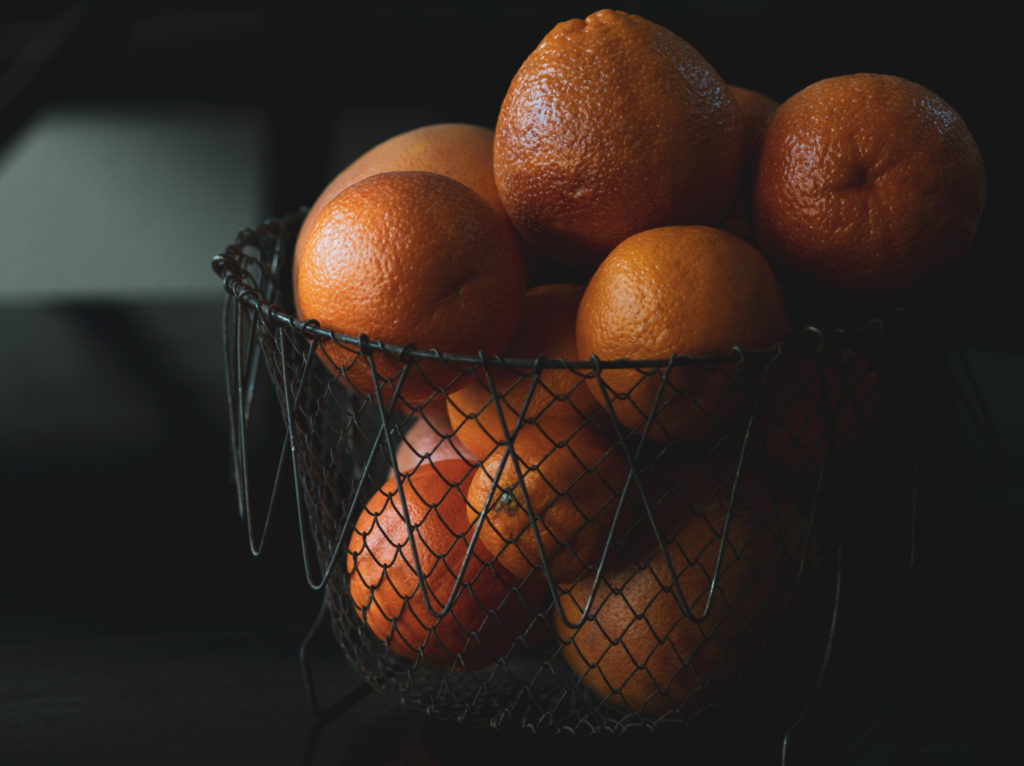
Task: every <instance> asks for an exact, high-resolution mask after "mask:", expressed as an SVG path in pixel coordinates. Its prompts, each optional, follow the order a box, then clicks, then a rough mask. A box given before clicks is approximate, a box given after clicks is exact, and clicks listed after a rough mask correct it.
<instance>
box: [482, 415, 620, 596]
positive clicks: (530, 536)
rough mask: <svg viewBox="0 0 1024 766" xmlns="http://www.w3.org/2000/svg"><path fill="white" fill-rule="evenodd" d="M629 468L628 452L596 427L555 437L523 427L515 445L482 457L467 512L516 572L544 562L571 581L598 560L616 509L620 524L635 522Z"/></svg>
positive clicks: (552, 572)
mask: <svg viewBox="0 0 1024 766" xmlns="http://www.w3.org/2000/svg"><path fill="white" fill-rule="evenodd" d="M628 475H629V464H628V463H627V462H626V459H625V458H624V457H623V455H622V453H621V452H619V451H617V450H616V449H615V448H614V447H613V446H612V445H611V444H610V443H609V442H608V441H607V440H606V439H605V438H604V437H603V436H602V435H601V434H600V432H599V431H597V430H596V429H595V428H594V427H593V426H590V425H583V426H580V427H579V429H578V430H576V431H575V432H574V433H573V434H572V435H571V436H570V437H568V438H567V439H565V440H559V441H557V442H556V441H552V440H551V439H550V438H549V437H548V436H547V435H546V434H544V433H543V432H541V431H539V430H538V429H537V428H536V427H529V428H524V429H523V430H522V431H521V432H520V433H519V434H518V435H517V436H516V439H515V441H514V442H513V444H512V448H511V449H509V448H508V447H505V448H499V449H496V450H495V451H494V452H493V453H492V454H491V455H490V457H488V458H487V459H486V460H485V461H484V462H483V463H482V464H481V466H480V468H479V469H478V470H477V472H476V474H475V475H474V477H473V481H472V483H471V484H470V487H469V490H468V492H467V501H468V502H467V506H466V509H467V513H466V515H467V518H468V519H469V522H470V524H471V525H475V524H479V525H480V542H481V543H483V545H484V546H486V547H487V549H488V550H490V551H491V552H492V553H493V554H494V555H495V556H496V557H497V559H498V561H500V562H501V563H502V564H503V565H504V566H505V567H506V568H507V569H509V570H510V571H511V572H513V573H514V574H516V575H519V576H520V577H526V576H528V575H529V574H530V573H531V572H542V571H543V569H544V565H545V562H546V564H547V567H548V571H549V572H550V575H551V579H552V581H553V582H555V583H560V582H570V581H572V580H573V579H575V578H576V577H578V576H579V575H581V574H582V573H583V572H584V571H586V569H587V568H588V567H591V566H593V565H595V564H597V562H598V561H599V560H600V558H601V556H602V552H603V549H604V547H605V544H606V542H607V540H608V539H609V535H611V534H612V531H613V530H612V523H613V521H614V520H615V517H616V514H617V513H618V514H619V522H618V524H617V527H616V528H617V529H625V528H627V527H628V526H629V524H630V520H629V517H630V514H631V513H632V505H631V502H632V495H630V494H627V488H626V479H627V477H628ZM620 506H621V510H619V508H620ZM480 516H483V519H482V521H481V520H479V517H480ZM534 525H536V531H535V530H534Z"/></svg>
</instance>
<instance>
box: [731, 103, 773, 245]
mask: <svg viewBox="0 0 1024 766" xmlns="http://www.w3.org/2000/svg"><path fill="white" fill-rule="evenodd" d="M729 91H730V92H731V93H732V95H733V98H735V99H736V103H737V105H738V106H739V108H740V117H741V120H742V123H743V155H744V173H743V184H742V186H741V188H740V193H739V195H738V196H737V197H736V202H735V203H734V204H733V206H732V209H731V210H730V211H729V214H728V215H727V216H726V217H725V220H724V221H723V222H722V228H723V229H725V230H726V231H728V232H730V233H732V234H735V235H736V236H737V237H742V238H743V239H745V240H747V241H748V242H755V240H754V231H753V227H752V226H751V225H750V180H751V178H750V177H751V174H752V172H753V167H754V158H755V157H756V156H757V150H758V146H759V145H760V143H761V136H763V135H764V131H765V130H766V129H767V127H768V123H769V122H771V119H772V115H774V114H775V110H776V109H778V108H779V102H778V101H776V100H775V99H774V98H772V97H771V96H768V95H766V94H764V93H761V92H760V91H756V90H751V89H750V88H744V87H742V86H740V85H733V84H730V85H729ZM755 244H756V243H755Z"/></svg>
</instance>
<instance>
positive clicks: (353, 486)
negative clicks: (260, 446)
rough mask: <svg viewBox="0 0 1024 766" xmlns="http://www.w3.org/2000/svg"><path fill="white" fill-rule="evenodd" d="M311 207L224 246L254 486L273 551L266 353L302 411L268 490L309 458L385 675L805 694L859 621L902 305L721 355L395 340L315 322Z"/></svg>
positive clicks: (321, 545) (314, 530) (496, 715)
mask: <svg viewBox="0 0 1024 766" xmlns="http://www.w3.org/2000/svg"><path fill="white" fill-rule="evenodd" d="M303 214H304V211H298V212H296V213H294V214H291V215H288V216H284V217H281V218H277V219H271V220H268V221H266V222H264V223H263V224H262V225H261V226H259V227H257V228H255V229H245V230H243V231H241V232H240V233H239V235H238V237H237V239H236V241H235V242H234V243H233V244H232V245H231V246H229V247H228V248H227V249H226V251H225V252H224V253H223V254H222V255H221V256H218V257H217V258H215V259H214V269H215V271H216V272H217V273H218V275H219V276H220V277H221V278H222V279H223V282H224V287H225V289H226V292H227V299H226V303H225V312H224V335H223V340H224V349H225V359H226V378H227V389H228V400H229V408H230V414H231V435H232V446H233V452H234V458H235V474H236V481H237V487H238V496H239V509H240V513H241V514H242V516H243V517H244V518H245V519H246V521H247V523H248V527H249V529H250V533H251V542H252V543H253V550H254V552H256V551H258V549H259V547H260V546H261V545H262V539H261V537H260V534H259V530H260V521H259V519H258V515H257V514H254V512H253V507H254V503H253V500H252V498H251V497H250V494H251V491H252V490H251V484H252V482H251V477H250V475H249V471H250V465H249V460H248V452H247V450H248V448H247V442H248V439H249V428H250V416H251V414H252V406H253V400H254V391H255V387H256V382H257V378H259V377H260V375H261V374H263V373H264V372H265V373H267V374H269V378H270V379H271V381H272V383H273V388H274V391H275V393H276V397H277V402H278V405H279V407H280V411H281V413H282V415H283V418H284V427H285V441H284V444H283V446H282V451H281V454H280V462H279V465H278V470H277V475H276V477H275V480H274V482H273V487H272V489H271V491H270V498H269V502H268V503H267V507H268V508H273V507H274V505H275V504H276V502H277V500H278V499H279V496H280V495H281V494H282V493H283V492H285V491H286V489H287V488H286V482H285V477H286V475H287V474H288V473H289V472H290V473H291V474H292V476H293V478H294V483H293V485H292V488H293V489H294V493H295V499H296V502H297V504H298V506H299V508H300V531H301V541H302V553H303V558H304V561H305V564H306V571H307V578H308V581H309V584H310V586H311V587H314V588H322V589H323V590H324V593H325V603H326V606H327V608H328V614H329V618H330V622H331V627H332V630H333V632H334V634H335V636H336V638H337V641H338V643H339V644H340V646H341V648H342V649H343V651H344V653H345V655H346V656H347V658H348V659H349V661H350V662H351V664H352V665H353V666H354V667H355V668H356V670H357V671H358V672H359V674H360V675H361V676H362V677H363V678H364V679H365V680H366V681H367V683H368V684H369V685H370V686H372V687H373V688H375V689H378V690H387V691H390V692H393V693H395V694H397V695H398V697H399V698H400V700H401V701H402V702H403V703H404V704H406V705H408V706H410V707H412V708H415V709H418V710H421V711H424V712H426V713H428V714H430V715H433V716H437V717H440V718H445V719H451V720H457V721H460V722H463V723H466V724H473V725H488V726H492V727H514V728H521V729H527V730H530V731H533V732H571V733H575V734H587V733H593V732H624V731H626V730H629V729H633V728H636V727H645V728H648V729H653V728H654V727H657V726H662V725H667V724H679V725H685V724H691V723H693V722H694V721H695V720H698V719H700V720H711V719H714V720H718V721H720V720H723V719H728V720H733V719H735V720H742V716H743V714H744V713H743V711H748V712H749V711H750V710H751V709H752V708H751V705H754V706H759V709H761V710H762V711H763V710H764V705H766V704H767V705H768V709H770V710H771V711H772V712H773V713H777V714H778V715H780V716H785V715H788V716H790V718H791V719H792V718H793V717H795V716H797V715H798V713H799V710H800V709H801V707H802V706H804V705H806V704H807V700H808V699H809V697H810V696H811V695H812V694H813V691H814V688H815V685H816V683H818V681H819V680H820V675H821V672H822V668H823V667H824V665H825V664H827V660H828V652H829V646H830V641H831V637H832V633H833V631H834V628H835V614H836V609H837V592H838V591H837V584H838V581H839V579H840V573H841V562H842V551H843V543H844V539H845V537H846V535H847V534H848V527H849V514H844V512H843V504H844V498H846V497H847V496H848V495H849V493H848V492H847V490H848V489H849V488H850V487H851V486H852V485H854V484H858V483H861V484H862V483H863V477H864V476H865V475H866V474H865V467H864V466H865V461H866V460H867V461H871V460H878V459H879V458H878V457H877V455H878V452H877V449H876V447H865V445H871V444H875V445H877V440H878V439H879V436H878V434H879V433H880V432H881V431H882V429H883V428H884V427H885V424H886V423H887V422H888V420H887V418H889V416H890V414H891V413H892V412H894V411H899V409H900V405H899V404H894V403H893V398H894V395H893V393H892V387H890V386H888V381H889V379H890V378H891V377H897V378H898V376H892V375H891V371H892V370H893V367H894V365H893V360H894V355H893V353H892V350H891V349H892V347H893V343H892V337H893V336H894V335H897V334H898V332H897V330H898V328H900V327H901V326H902V322H901V320H900V319H899V317H898V316H897V317H894V318H891V319H887V320H886V321H881V320H873V321H871V322H867V323H865V324H863V325H861V326H858V327H857V328H854V329H845V330H834V331H830V332H824V331H822V330H819V329H817V328H814V327H808V328H804V329H803V330H801V331H800V332H796V333H793V334H792V335H791V337H789V338H788V339H787V340H786V341H785V342H782V343H778V344H776V345H774V346H772V347H771V348H768V349H758V350H746V349H738V348H737V349H732V350H731V351H730V352H729V353H727V354H723V355H720V356H716V357H702V358H695V357H672V358H669V359H656V360H641V361H627V360H599V359H592V360H585V361H566V360H562V359H546V358H538V359H505V358H500V357H487V356H484V355H482V354H481V355H478V356H459V355H448V354H442V353H438V352H436V351H427V350H418V349H415V348H410V347H406V348H399V347H393V346H389V345H386V344H382V343H379V342H376V341H374V340H373V339H369V338H366V337H358V338H354V337H345V336H341V335H338V334H336V333H331V332H328V331H327V330H324V329H322V328H320V327H319V326H317V324H316V323H315V322H302V321H300V320H299V319H297V318H296V316H295V314H294V311H293V310H292V308H291V305H292V304H291V298H290V294H289V285H288V278H289V275H290V271H291V248H292V246H293V241H294V238H295V235H296V234H297V231H298V228H299V225H300V224H301V221H302V218H303ZM339 360H340V361H339ZM439 367H440V368H443V370H444V371H445V374H444V375H443V376H438V375H437V370H438V369H439ZM427 371H429V372H427ZM553 372H558V373H559V374H560V376H561V377H560V380H561V381H562V382H561V383H560V384H559V386H558V387H552V385H551V384H550V381H551V379H552V373H553ZM566 378H568V379H569V380H571V381H572V382H571V383H569V384H566V383H565V380H566ZM438 379H443V380H444V381H445V382H444V384H443V385H435V386H434V388H433V389H432V390H431V391H430V392H429V394H428V395H427V396H425V397H424V396H419V397H417V398H416V399H410V398H408V397H406V396H405V395H404V394H403V392H404V391H407V390H409V388H410V384H409V381H417V382H419V384H420V387H421V388H422V381H423V380H432V381H437V380H438ZM624 380H625V381H627V382H626V383H623V382H622V381H624ZM366 381H369V382H370V383H369V388H367V382H366ZM471 386H475V387H476V390H477V395H478V396H477V399H476V400H475V401H477V402H478V406H477V405H474V406H468V405H466V404H465V402H466V401H474V400H473V399H472V397H465V396H459V395H458V393H459V392H460V391H465V390H466V389H467V387H471ZM357 389H361V390H362V391H363V393H357V392H356V391H357ZM641 391H642V392H644V393H643V397H641V395H640V392H641ZM651 392H653V395H652V394H651ZM584 399H585V400H586V401H587V402H588V404H587V405H585V406H583V405H580V404H579V402H581V401H583V400H584ZM480 402H482V404H479V403H480ZM680 413H682V414H680ZM556 415H557V416H556ZM414 434H415V435H416V438H415V439H414V438H413V435H414ZM424 434H425V435H426V439H424V438H423V436H424ZM884 438H885V439H890V438H891V434H887V435H886V436H885V437H884ZM488 439H489V440H490V441H488ZM469 443H472V444H473V445H474V448H473V449H470V448H468V447H467V444H469ZM423 444H427V445H428V446H426V447H424V446H423ZM481 444H483V445H484V447H481V446H480V445H481ZM488 445H489V449H485V447H487V446H488ZM510 445H511V446H510ZM442 456H443V457H445V458H447V459H445V460H442V459H441V458H442ZM435 458H436V459H435ZM265 519H269V511H268V513H267V516H266V517H265ZM265 528H266V521H265V520H264V522H263V530H264V531H265ZM766 701H767V702H766ZM782 711H786V712H782Z"/></svg>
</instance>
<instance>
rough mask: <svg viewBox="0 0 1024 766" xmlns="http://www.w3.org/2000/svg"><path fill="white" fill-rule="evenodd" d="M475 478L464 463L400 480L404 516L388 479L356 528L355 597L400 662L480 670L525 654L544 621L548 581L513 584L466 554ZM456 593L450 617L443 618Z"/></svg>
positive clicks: (351, 551)
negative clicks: (521, 647)
mask: <svg viewBox="0 0 1024 766" xmlns="http://www.w3.org/2000/svg"><path fill="white" fill-rule="evenodd" d="M472 477H473V470H472V469H470V470H467V466H466V464H465V463H464V462H463V461H462V460H449V461H441V462H438V463H430V464H424V465H422V466H421V467H419V468H417V469H416V470H415V471H414V472H413V473H412V475H410V476H408V477H404V476H403V477H402V487H403V489H404V498H405V504H404V506H403V503H402V500H401V497H400V496H399V494H398V486H399V485H398V481H397V480H395V479H391V480H389V481H387V482H386V483H385V484H384V485H383V486H382V487H381V489H380V490H379V491H378V492H377V494H376V495H374V496H373V497H372V498H371V499H370V501H369V502H368V503H367V505H366V508H365V509H364V510H363V512H362V514H361V515H360V516H359V518H358V519H357V520H356V524H355V528H354V529H353V532H352V536H351V537H350V539H349V541H348V548H347V551H348V555H347V557H346V569H347V571H348V574H349V593H350V595H351V597H352V601H353V603H354V604H355V607H356V609H357V610H358V612H359V615H360V617H361V618H362V619H363V621H364V622H365V623H366V625H367V627H369V628H370V630H372V631H373V632H374V634H375V635H376V636H377V637H378V638H380V639H381V640H382V641H384V642H385V643H386V644H387V646H388V648H389V649H390V650H391V651H392V652H394V653H395V654H397V655H399V656H400V657H404V658H406V659H409V660H419V661H422V662H424V663H426V664H428V665H434V666H441V667H456V668H467V669H476V668H481V667H484V666H486V665H488V664H490V663H491V662H493V661H495V660H496V659H498V658H499V657H502V656H504V655H505V654H506V653H507V652H509V651H511V650H512V649H513V648H515V647H516V645H517V644H520V643H521V640H522V639H521V636H526V635H529V634H530V633H531V628H532V626H533V623H534V622H535V621H536V620H537V619H538V616H539V615H540V614H541V613H542V612H543V611H544V608H545V607H544V597H545V596H544V594H545V591H544V588H543V583H542V582H541V581H539V580H537V581H535V582H533V583H532V584H531V583H528V582H525V581H524V580H523V579H522V578H519V577H516V576H514V575H512V574H511V573H509V572H508V571H507V570H505V569H504V568H503V567H502V566H501V565H500V564H499V563H498V562H496V561H494V559H493V556H492V555H491V554H490V553H489V552H488V551H487V549H486V548H484V547H483V546H482V545H479V544H477V545H475V546H474V547H473V549H472V550H471V551H470V550H469V548H468V541H469V539H470V538H469V525H468V523H467V520H466V512H465V492H466V491H467V490H468V488H469V485H470V482H471V481H472ZM403 507H405V508H407V509H408V521H409V523H410V524H411V525H412V529H413V535H412V538H410V536H409V533H408V529H407V526H406V517H405V514H404V513H403ZM414 546H415V557H414V554H413V549H414ZM467 559H468V563H467V564H466V570H465V573H464V574H463V577H462V580H461V581H459V582H458V583H457V579H456V578H457V576H458V573H459V571H460V569H461V568H462V566H463V563H464V562H465V561H466V560H467ZM417 560H418V564H417ZM418 573H422V574H423V577H424V580H425V583H426V590H423V589H421V588H420V580H419V576H418ZM456 588H458V589H457V590H456ZM453 593H454V594H455V595H454V598H453V599H452V601H451V606H450V609H449V610H448V611H447V612H444V613H443V614H441V616H437V614H438V613H441V612H442V611H443V610H444V608H445V606H446V604H447V603H448V601H449V599H450V598H452V594H453ZM424 595H426V597H427V598H426V600H425V599H424ZM427 601H429V604H430V606H429V608H428V606H427ZM432 612H433V613H432Z"/></svg>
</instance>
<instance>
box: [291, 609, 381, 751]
mask: <svg viewBox="0 0 1024 766" xmlns="http://www.w3.org/2000/svg"><path fill="white" fill-rule="evenodd" d="M329 612H330V610H329V608H328V594H326V593H325V594H324V598H323V601H322V602H321V604H320V610H319V612H318V613H317V616H316V619H315V620H314V621H313V625H312V626H311V627H310V629H309V632H308V633H306V636H305V638H303V639H302V644H301V645H300V646H299V664H300V665H301V668H302V682H303V686H304V688H305V692H306V700H307V701H308V702H309V706H310V710H311V711H312V713H313V726H312V727H311V728H310V730H309V735H308V736H307V738H306V749H305V752H304V754H303V759H302V763H303V764H311V763H313V756H314V755H315V754H316V748H317V744H318V743H319V742H320V736H321V734H322V733H323V730H324V729H325V728H326V727H327V726H328V725H329V724H330V723H331V722H332V721H335V720H337V719H338V718H339V717H340V716H342V715H343V714H344V713H346V712H348V711H349V710H351V709H352V708H353V707H354V706H355V705H356V704H358V703H359V702H361V701H362V700H363V699H365V698H366V697H367V696H369V695H370V694H371V693H372V692H373V687H371V686H370V684H368V683H367V682H366V681H360V682H359V683H358V684H356V686H355V687H353V688H352V689H350V690H349V691H348V692H347V693H346V694H344V695H342V696H341V697H340V698H338V699H337V700H335V701H334V702H333V703H331V705H330V706H329V707H327V708H322V707H321V706H320V702H319V698H318V697H317V694H316V686H315V683H314V681H313V670H312V665H311V663H310V658H309V654H310V644H311V643H312V642H313V639H314V638H316V636H317V634H318V633H319V632H320V631H321V630H322V629H323V626H324V623H325V622H326V620H327V616H328V614H329Z"/></svg>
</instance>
